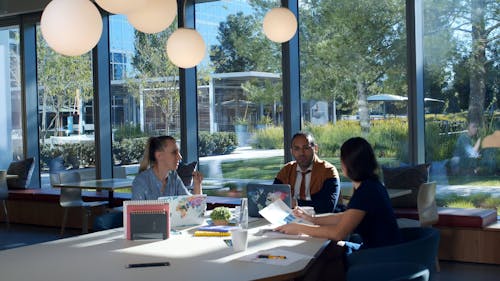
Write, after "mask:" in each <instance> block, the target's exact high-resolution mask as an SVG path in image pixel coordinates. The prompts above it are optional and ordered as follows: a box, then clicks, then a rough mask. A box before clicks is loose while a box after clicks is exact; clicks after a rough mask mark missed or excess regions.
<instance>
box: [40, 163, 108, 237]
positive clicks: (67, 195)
mask: <svg viewBox="0 0 500 281" xmlns="http://www.w3.org/2000/svg"><path fill="white" fill-rule="evenodd" d="M79 181H80V174H79V173H78V172H77V171H68V172H62V173H57V174H50V182H51V184H55V183H70V182H79ZM107 204H108V202H107V201H95V202H85V201H83V199H82V190H81V189H80V188H70V187H67V188H61V195H60V196H59V205H61V207H63V208H64V215H63V220H62V223H61V236H63V235H64V228H65V227H66V221H67V219H68V210H69V208H80V209H81V212H82V233H88V225H89V218H90V214H91V209H92V208H94V207H98V206H103V205H107Z"/></svg>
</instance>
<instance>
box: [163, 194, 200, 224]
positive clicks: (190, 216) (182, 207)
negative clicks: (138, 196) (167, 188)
mask: <svg viewBox="0 0 500 281" xmlns="http://www.w3.org/2000/svg"><path fill="white" fill-rule="evenodd" d="M158 200H159V201H166V202H168V204H169V206H170V226H171V227H178V226H188V225H199V224H202V223H203V222H204V220H205V218H204V214H205V210H206V209H207V196H206V195H205V194H200V195H179V196H163V197H159V198H158Z"/></svg>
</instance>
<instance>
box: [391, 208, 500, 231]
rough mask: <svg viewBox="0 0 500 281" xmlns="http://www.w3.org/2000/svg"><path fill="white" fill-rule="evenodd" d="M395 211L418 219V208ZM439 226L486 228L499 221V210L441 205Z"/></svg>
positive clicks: (402, 216)
mask: <svg viewBox="0 0 500 281" xmlns="http://www.w3.org/2000/svg"><path fill="white" fill-rule="evenodd" d="M394 213H395V214H396V217H398V218H408V219H414V220H418V211H417V209H411V208H408V209H407V208H395V209H394ZM438 213H439V221H438V223H437V224H436V225H435V226H438V227H470V228H484V227H486V226H488V225H491V224H494V223H496V221H497V211H496V210H495V209H461V208H447V207H439V208H438Z"/></svg>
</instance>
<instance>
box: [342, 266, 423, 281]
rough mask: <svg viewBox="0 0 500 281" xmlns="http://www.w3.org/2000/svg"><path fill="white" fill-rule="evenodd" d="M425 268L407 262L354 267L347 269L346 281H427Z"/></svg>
mask: <svg viewBox="0 0 500 281" xmlns="http://www.w3.org/2000/svg"><path fill="white" fill-rule="evenodd" d="M429 275H430V272H429V270H428V269H427V268H425V266H423V265H421V264H416V263H409V262H387V263H373V264H363V265H356V266H352V267H351V268H349V271H348V274H347V281H365V280H384V281H429Z"/></svg>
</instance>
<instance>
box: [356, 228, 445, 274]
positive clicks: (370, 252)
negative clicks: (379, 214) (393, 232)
mask: <svg viewBox="0 0 500 281" xmlns="http://www.w3.org/2000/svg"><path fill="white" fill-rule="evenodd" d="M400 231H401V234H402V235H403V238H404V242H402V243H400V244H396V245H391V246H386V247H378V248H370V249H362V250H359V251H355V252H353V253H352V254H350V255H348V256H347V264H348V271H347V276H349V271H350V270H351V269H356V268H357V267H356V266H365V265H370V264H373V263H374V262H377V263H401V262H403V263H414V264H419V265H423V266H424V267H425V268H427V269H428V270H429V272H430V274H432V273H433V272H434V271H435V264H436V258H437V252H438V248H439V230H438V229H436V228H430V227H415V228H402V229H400ZM372 277H373V278H370V279H371V280H375V279H376V278H375V277H374V276H372Z"/></svg>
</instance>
